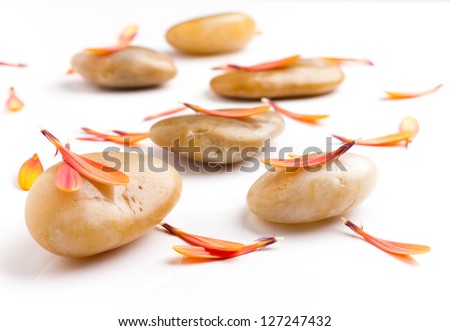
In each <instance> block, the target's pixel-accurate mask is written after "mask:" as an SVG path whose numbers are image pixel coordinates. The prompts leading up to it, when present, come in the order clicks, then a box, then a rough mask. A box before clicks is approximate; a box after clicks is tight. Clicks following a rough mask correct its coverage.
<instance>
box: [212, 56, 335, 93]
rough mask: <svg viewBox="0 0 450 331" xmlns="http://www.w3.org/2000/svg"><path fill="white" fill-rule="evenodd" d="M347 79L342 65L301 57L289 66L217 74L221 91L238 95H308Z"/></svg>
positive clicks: (215, 87)
mask: <svg viewBox="0 0 450 331" xmlns="http://www.w3.org/2000/svg"><path fill="white" fill-rule="evenodd" d="M343 80H344V74H343V72H342V70H341V68H340V67H339V66H338V65H336V64H333V63H329V62H326V61H323V60H319V59H300V60H299V61H298V62H296V63H293V64H291V65H289V66H287V67H285V68H280V69H274V70H266V71H253V72H251V71H239V70H237V71H231V72H227V73H224V74H222V75H219V76H216V77H214V78H213V79H212V80H211V82H210V85H211V88H212V89H213V91H214V92H216V93H217V94H219V95H221V96H224V97H229V98H236V99H261V98H263V97H266V98H271V99H277V98H278V99H279V98H295V97H308V96H314V95H320V94H325V93H329V92H332V91H334V90H335V89H336V88H337V87H338V86H339V84H340V83H341V82H342V81H343Z"/></svg>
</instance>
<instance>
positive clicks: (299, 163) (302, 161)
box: [261, 141, 355, 169]
mask: <svg viewBox="0 0 450 331" xmlns="http://www.w3.org/2000/svg"><path fill="white" fill-rule="evenodd" d="M354 144H355V142H354V141H350V142H347V143H345V144H344V145H342V146H341V147H339V148H338V149H336V150H335V151H333V152H330V153H327V154H314V155H303V156H301V157H294V158H290V159H265V160H261V162H263V163H264V164H267V165H269V166H272V167H277V168H288V169H300V168H307V167H315V166H318V165H321V164H324V163H326V162H329V161H332V160H334V159H336V158H338V157H339V156H341V155H342V154H344V153H345V152H347V151H348V150H349V149H350V148H351V147H352V146H353V145H354Z"/></svg>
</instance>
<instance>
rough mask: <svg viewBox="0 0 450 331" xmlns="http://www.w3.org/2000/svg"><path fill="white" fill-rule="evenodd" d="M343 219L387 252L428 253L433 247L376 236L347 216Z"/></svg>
mask: <svg viewBox="0 0 450 331" xmlns="http://www.w3.org/2000/svg"><path fill="white" fill-rule="evenodd" d="M342 220H343V221H344V224H345V225H347V226H348V227H349V228H350V229H352V230H353V231H354V232H355V233H357V234H359V235H360V236H361V237H363V238H364V239H365V240H366V241H367V242H368V243H370V244H372V245H373V246H375V247H377V248H379V249H381V250H383V251H385V252H387V253H391V254H397V255H414V254H424V253H428V252H429V251H430V249H431V248H430V247H429V246H425V245H418V244H407V243H399V242H395V241H389V240H384V239H380V238H376V237H373V236H371V235H370V234H368V233H367V232H365V231H364V230H363V228H362V227H359V226H357V225H355V224H354V223H352V222H351V221H350V220H348V219H346V218H345V217H342Z"/></svg>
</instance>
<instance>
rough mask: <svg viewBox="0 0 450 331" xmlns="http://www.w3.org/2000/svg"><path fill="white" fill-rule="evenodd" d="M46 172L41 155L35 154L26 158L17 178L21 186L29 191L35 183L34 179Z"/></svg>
mask: <svg viewBox="0 0 450 331" xmlns="http://www.w3.org/2000/svg"><path fill="white" fill-rule="evenodd" d="M43 172H44V169H43V168H42V164H41V161H40V160H39V156H38V155H37V154H34V155H33V156H32V157H31V158H29V159H28V160H26V161H25V162H24V163H23V164H22V166H21V167H20V170H19V176H18V178H17V181H18V184H19V187H20V188H21V189H22V190H24V191H28V190H29V189H30V188H31V186H32V185H33V183H34V181H35V180H36V179H37V178H38V177H39V176H40V175H41V174H42V173H43Z"/></svg>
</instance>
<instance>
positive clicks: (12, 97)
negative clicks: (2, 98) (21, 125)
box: [6, 87, 24, 111]
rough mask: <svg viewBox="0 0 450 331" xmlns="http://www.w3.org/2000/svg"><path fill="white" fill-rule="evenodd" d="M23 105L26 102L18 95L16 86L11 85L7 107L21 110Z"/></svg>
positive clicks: (12, 109)
mask: <svg viewBox="0 0 450 331" xmlns="http://www.w3.org/2000/svg"><path fill="white" fill-rule="evenodd" d="M23 106H24V103H23V102H22V100H20V99H19V98H18V97H17V95H16V91H15V90H14V87H11V88H10V89H9V98H8V100H7V101H6V108H8V109H9V110H11V111H18V110H21V109H22V108H23Z"/></svg>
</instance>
